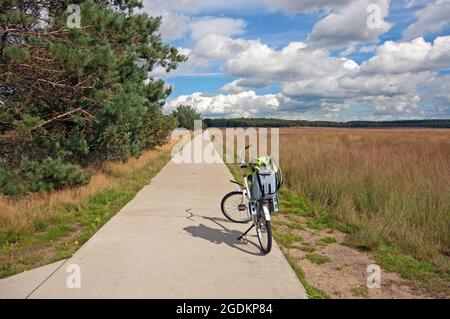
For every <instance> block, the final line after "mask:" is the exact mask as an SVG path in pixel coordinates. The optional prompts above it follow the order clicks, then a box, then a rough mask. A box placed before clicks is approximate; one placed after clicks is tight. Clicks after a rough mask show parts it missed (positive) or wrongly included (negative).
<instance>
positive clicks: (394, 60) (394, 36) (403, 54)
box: [144, 0, 450, 121]
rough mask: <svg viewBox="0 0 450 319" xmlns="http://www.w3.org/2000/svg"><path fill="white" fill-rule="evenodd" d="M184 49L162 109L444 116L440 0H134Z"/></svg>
mask: <svg viewBox="0 0 450 319" xmlns="http://www.w3.org/2000/svg"><path fill="white" fill-rule="evenodd" d="M144 3H145V9H144V10H145V11H146V12H148V13H149V14H151V15H160V16H162V17H163V23H162V26H161V29H160V31H161V34H162V37H163V39H164V40H165V41H166V42H167V43H169V44H171V45H173V46H176V47H178V48H179V50H180V51H181V52H183V53H184V54H185V55H187V56H188V57H189V60H188V61H187V62H186V63H184V64H183V65H182V66H181V67H180V68H179V69H178V70H177V71H175V72H171V73H165V71H164V70H161V69H156V70H154V72H153V73H152V76H153V77H155V78H163V79H164V80H165V81H166V82H167V83H169V84H170V85H172V86H173V93H172V95H171V97H170V98H169V100H168V102H167V104H166V106H165V109H166V111H167V112H170V110H172V109H173V108H174V107H176V106H177V105H178V104H189V105H192V106H195V107H196V108H197V109H198V110H199V111H200V112H202V114H203V115H204V116H209V117H241V116H244V117H247V116H248V117H254V116H265V117H269V116H270V117H278V118H288V119H308V120H319V119H324V120H338V121H348V120H357V119H368V120H394V119H416V118H450V0H426V1H425V0H144Z"/></svg>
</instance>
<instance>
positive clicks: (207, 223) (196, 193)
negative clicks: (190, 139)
mask: <svg viewBox="0 0 450 319" xmlns="http://www.w3.org/2000/svg"><path fill="white" fill-rule="evenodd" d="M190 146H191V143H188V144H186V146H185V147H190ZM231 178H232V176H231V174H230V172H229V171H228V169H227V167H226V166H225V164H224V163H223V162H222V163H218V164H176V163H174V162H173V161H170V162H169V163H168V164H167V165H166V166H165V167H164V168H163V169H162V170H161V171H160V172H159V173H158V174H157V175H156V176H155V177H154V178H153V180H152V181H151V182H150V184H148V185H147V186H145V187H144V188H143V189H142V190H141V191H139V193H138V194H137V195H136V197H135V198H134V199H133V200H132V201H130V202H129V203H128V204H127V205H126V206H125V207H123V208H122V209H121V211H120V212H119V213H118V214H117V215H115V216H114V217H113V218H112V219H111V220H110V221H109V222H108V223H107V224H105V225H104V226H103V227H102V228H101V229H100V230H99V231H98V232H97V233H96V234H95V235H94V236H93V237H92V238H91V239H90V240H89V241H88V242H87V243H86V244H85V245H84V246H82V247H81V248H80V249H79V250H78V251H77V252H76V253H75V254H74V256H73V257H72V258H70V259H68V260H66V261H61V262H58V263H55V264H52V265H48V266H45V267H41V268H38V269H35V270H31V271H28V272H25V273H22V274H19V275H16V276H12V277H9V278H6V279H2V280H0V298H306V292H305V289H304V288H303V286H302V285H301V283H300V282H299V280H298V279H297V277H296V275H295V273H294V271H293V270H292V269H291V267H290V266H289V264H288V263H287V261H286V259H285V258H284V256H283V254H282V252H281V251H280V249H279V247H278V245H276V243H274V247H273V250H272V252H271V253H270V254H269V255H266V256H263V255H261V253H260V250H259V246H258V239H257V237H256V235H255V231H254V230H252V231H251V232H250V233H249V235H248V236H247V241H246V242H239V241H237V240H236V238H237V237H238V236H239V235H240V234H241V232H242V231H244V230H245V229H246V228H247V227H248V225H241V224H236V223H232V222H229V221H227V220H226V219H224V217H223V215H222V213H221V211H220V201H221V199H222V197H223V196H224V194H226V193H227V192H229V191H231V190H234V189H235V186H233V185H232V184H231V183H229V180H230V179H231ZM73 264H75V265H79V269H80V283H81V287H80V288H68V286H67V278H68V276H70V273H69V272H68V269H70V268H69V266H70V265H73Z"/></svg>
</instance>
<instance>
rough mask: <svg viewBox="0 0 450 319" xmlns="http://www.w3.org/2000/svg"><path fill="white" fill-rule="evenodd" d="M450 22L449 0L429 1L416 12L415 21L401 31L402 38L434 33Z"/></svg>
mask: <svg viewBox="0 0 450 319" xmlns="http://www.w3.org/2000/svg"><path fill="white" fill-rule="evenodd" d="M449 24H450V0H437V1H432V2H430V3H429V4H428V5H427V6H426V7H425V8H424V9H423V10H420V11H419V12H418V13H417V21H416V22H414V23H413V24H411V25H409V26H408V28H406V29H405V31H403V38H404V39H405V40H411V39H414V38H416V37H419V36H423V35H426V34H428V33H436V32H439V31H440V30H442V29H443V28H444V27H445V26H447V25H449Z"/></svg>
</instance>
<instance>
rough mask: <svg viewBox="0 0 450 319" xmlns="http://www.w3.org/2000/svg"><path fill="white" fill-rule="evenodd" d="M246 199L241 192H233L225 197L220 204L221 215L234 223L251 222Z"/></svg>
mask: <svg viewBox="0 0 450 319" xmlns="http://www.w3.org/2000/svg"><path fill="white" fill-rule="evenodd" d="M246 199H247V197H246V196H245V195H244V193H243V192H239V191H235V192H231V193H228V194H226V195H225V197H224V198H223V199H222V203H221V204H220V208H221V209H222V213H223V214H224V215H225V217H226V218H228V219H229V220H231V221H233V222H235V223H242V224H244V223H248V222H249V221H251V220H252V218H251V216H250V212H249V208H248V201H247V200H246Z"/></svg>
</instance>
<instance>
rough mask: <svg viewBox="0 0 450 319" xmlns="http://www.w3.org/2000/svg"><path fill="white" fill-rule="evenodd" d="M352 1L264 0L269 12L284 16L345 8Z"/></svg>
mask: <svg viewBox="0 0 450 319" xmlns="http://www.w3.org/2000/svg"><path fill="white" fill-rule="evenodd" d="M353 1H354V0H301V1H299V0H264V3H265V4H266V5H267V7H268V8H269V10H270V11H277V10H281V11H283V12H284V13H286V14H289V15H291V14H296V13H300V12H310V11H317V10H321V9H336V8H341V7H344V6H347V5H348V4H350V3H351V2H353Z"/></svg>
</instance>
